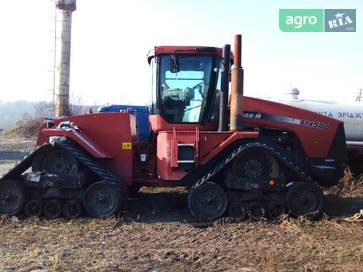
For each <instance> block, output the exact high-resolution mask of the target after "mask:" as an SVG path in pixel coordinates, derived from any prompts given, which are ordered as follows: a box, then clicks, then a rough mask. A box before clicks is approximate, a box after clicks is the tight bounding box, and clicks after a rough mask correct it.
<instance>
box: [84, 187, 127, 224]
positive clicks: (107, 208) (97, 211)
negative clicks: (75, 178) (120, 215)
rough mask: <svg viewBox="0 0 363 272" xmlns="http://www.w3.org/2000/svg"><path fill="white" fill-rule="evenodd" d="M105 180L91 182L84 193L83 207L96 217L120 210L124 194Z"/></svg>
mask: <svg viewBox="0 0 363 272" xmlns="http://www.w3.org/2000/svg"><path fill="white" fill-rule="evenodd" d="M116 186H117V185H116V184H111V183H108V182H104V181H99V182H96V183H93V184H91V185H90V186H88V188H87V189H86V190H85V192H84V195H83V207H84V209H85V211H86V212H87V214H89V215H90V216H92V217H94V218H106V217H109V216H111V215H114V214H115V213H117V212H118V210H119V208H120V206H121V203H122V201H123V200H122V194H121V192H120V190H118V188H117V187H116Z"/></svg>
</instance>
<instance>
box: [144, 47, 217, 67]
mask: <svg viewBox="0 0 363 272" xmlns="http://www.w3.org/2000/svg"><path fill="white" fill-rule="evenodd" d="M174 53H183V54H190V55H193V54H198V55H201V54H206V55H216V56H218V57H221V56H222V48H218V47H209V46H168V45H166V46H155V48H153V49H151V50H150V51H149V53H148V54H147V61H148V62H149V63H150V61H151V60H152V59H153V58H154V57H155V56H157V55H161V54H174Z"/></svg>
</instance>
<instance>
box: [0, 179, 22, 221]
mask: <svg viewBox="0 0 363 272" xmlns="http://www.w3.org/2000/svg"><path fill="white" fill-rule="evenodd" d="M24 204H25V189H24V186H23V184H22V182H21V181H18V180H7V181H4V182H1V183H0V213H3V214H8V215H16V214H18V213H19V212H20V211H21V210H22V209H23V207H24Z"/></svg>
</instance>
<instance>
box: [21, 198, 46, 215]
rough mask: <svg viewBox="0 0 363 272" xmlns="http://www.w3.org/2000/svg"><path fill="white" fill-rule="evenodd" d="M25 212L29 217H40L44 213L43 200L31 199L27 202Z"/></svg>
mask: <svg viewBox="0 0 363 272" xmlns="http://www.w3.org/2000/svg"><path fill="white" fill-rule="evenodd" d="M24 213H25V215H26V216H28V217H32V216H37V217H39V216H40V215H41V214H42V202H41V201H40V200H31V201H29V202H28V203H26V204H25V207H24Z"/></svg>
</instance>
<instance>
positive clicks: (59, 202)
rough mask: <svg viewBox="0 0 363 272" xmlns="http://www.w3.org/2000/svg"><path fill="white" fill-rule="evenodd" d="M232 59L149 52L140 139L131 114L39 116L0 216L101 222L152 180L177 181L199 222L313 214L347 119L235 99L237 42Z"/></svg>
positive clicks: (185, 50)
mask: <svg viewBox="0 0 363 272" xmlns="http://www.w3.org/2000/svg"><path fill="white" fill-rule="evenodd" d="M231 55H232V54H231V52H230V46H229V45H225V46H224V47H223V48H214V47H198V46H197V47H195V46H158V47H155V49H154V50H153V51H152V52H150V54H149V56H148V61H149V64H150V66H151V69H152V73H153V103H152V105H151V109H150V111H151V114H150V116H149V124H150V131H149V134H148V137H146V138H144V139H141V138H140V137H139V135H138V130H137V122H138V120H137V114H136V115H135V114H134V113H133V112H132V110H125V111H123V112H115V113H94V114H87V115H79V116H71V117H65V118H60V119H54V120H51V121H49V120H48V121H46V122H45V123H44V124H43V125H42V126H41V128H40V130H39V135H38V139H37V143H36V148H35V149H34V150H33V152H31V154H30V155H29V156H27V157H26V158H25V159H24V160H23V161H21V162H20V163H19V164H18V165H17V166H15V167H14V168H13V169H11V170H10V171H9V172H8V173H7V174H5V175H4V176H3V177H2V178H1V179H0V213H5V214H9V215H15V214H18V213H22V212H24V213H25V214H26V215H27V216H40V215H42V216H44V217H46V218H56V217H59V216H64V217H66V218H75V217H78V216H80V215H81V213H82V211H85V212H86V214H87V215H89V216H91V217H95V218H105V217H108V216H111V215H113V214H115V213H117V212H118V210H119V209H120V208H122V207H123V206H124V205H125V203H126V201H127V198H128V196H127V195H128V192H135V191H137V190H138V189H139V188H140V187H141V186H151V185H152V186H185V187H186V188H187V189H188V205H189V209H190V212H191V213H192V214H193V215H194V216H195V217H197V218H198V219H200V220H207V221H209V220H215V219H217V218H219V217H222V216H224V215H225V214H226V213H227V214H229V215H230V216H236V217H240V218H244V217H247V216H250V217H252V218H261V217H269V218H274V217H276V216H278V215H280V214H281V213H284V212H288V213H290V214H292V215H293V216H298V215H309V216H317V215H319V214H320V213H321V211H322V208H323V198H322V189H321V188H322V187H328V186H331V185H334V184H337V183H338V180H339V178H340V177H341V176H342V174H343V166H342V165H343V162H344V160H345V136H344V128H343V123H342V122H340V121H338V120H335V119H332V118H329V117H325V116H322V115H320V114H316V113H313V112H310V111H306V110H302V109H298V108H294V107H291V106H287V105H283V104H279V103H274V102H270V101H265V100H261V99H256V98H250V97H243V84H242V83H243V70H242V68H241V44H240V35H237V36H236V38H235V50H234V61H232V60H231V58H230V56H231ZM231 67H233V69H232V71H231ZM230 75H231V85H232V87H231V93H230V99H228V90H229V81H230V80H229V78H230ZM228 100H229V101H228ZM228 113H229V114H228ZM27 169H29V170H28V171H27Z"/></svg>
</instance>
